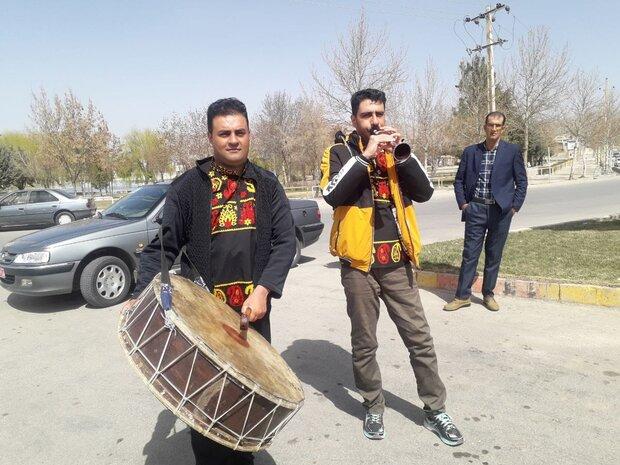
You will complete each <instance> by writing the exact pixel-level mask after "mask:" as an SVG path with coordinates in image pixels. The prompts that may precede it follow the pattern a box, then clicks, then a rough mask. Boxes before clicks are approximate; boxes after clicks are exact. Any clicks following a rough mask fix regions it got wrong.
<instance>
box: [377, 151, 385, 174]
mask: <svg viewBox="0 0 620 465" xmlns="http://www.w3.org/2000/svg"><path fill="white" fill-rule="evenodd" d="M376 160H377V167H378V168H379V169H380V170H381V171H386V170H387V162H386V161H385V152H380V153H379V154H378V155H377V157H376Z"/></svg>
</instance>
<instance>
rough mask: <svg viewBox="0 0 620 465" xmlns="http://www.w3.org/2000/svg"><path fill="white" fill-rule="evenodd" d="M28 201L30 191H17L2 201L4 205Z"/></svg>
mask: <svg viewBox="0 0 620 465" xmlns="http://www.w3.org/2000/svg"><path fill="white" fill-rule="evenodd" d="M26 202H28V192H15V193H14V194H11V195H9V196H8V197H5V198H4V200H3V201H2V205H6V206H9V205H22V204H25V203H26Z"/></svg>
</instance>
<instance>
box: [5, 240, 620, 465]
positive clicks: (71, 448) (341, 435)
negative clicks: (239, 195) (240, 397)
mask: <svg viewBox="0 0 620 465" xmlns="http://www.w3.org/2000/svg"><path fill="white" fill-rule="evenodd" d="M313 247H314V246H311V247H309V248H308V249H306V250H305V252H304V255H305V256H304V258H303V260H302V264H301V265H300V266H299V267H297V268H295V269H293V270H291V273H290V276H289V279H288V282H287V285H286V288H285V293H284V296H283V298H282V299H280V300H278V301H275V302H274V308H273V312H272V315H271V321H272V332H273V344H274V346H275V348H276V349H277V350H278V351H280V352H281V353H282V355H283V357H284V358H285V359H286V361H287V362H288V363H289V365H290V366H291V367H292V368H293V370H294V371H295V372H296V373H297V375H298V376H299V378H300V379H301V381H302V384H303V387H304V391H305V396H306V400H305V404H304V406H303V408H302V409H301V411H300V413H299V414H298V415H297V416H296V417H295V418H293V420H292V421H291V423H290V424H289V425H288V426H287V427H286V428H285V429H284V430H283V431H282V432H281V434H280V435H279V436H278V437H277V438H276V440H275V443H274V445H273V446H272V447H271V448H270V449H268V450H267V451H265V452H261V453H259V454H258V456H257V460H256V465H274V464H278V465H315V464H316V465H319V464H320V465H326V464H333V465H358V464H359V465H374V464H382V465H383V464H385V465H388V464H389V465H392V464H395V465H401V464H402V465H410V464H412V463H415V464H438V465H443V464H456V465H468V464H469V463H473V464H477V465H484V464H485V463H486V464H487V465H492V464H497V465H511V464H519V465H539V464H553V465H562V464H567V465H568V464H571V465H573V464H586V463H592V464H597V465H612V464H614V463H616V461H617V457H618V453H619V451H618V442H617V441H616V436H615V434H616V431H617V430H618V426H619V424H618V419H617V415H616V412H617V411H618V400H617V399H618V396H617V391H618V384H617V383H618V379H619V376H620V370H619V369H618V367H619V366H620V341H619V340H618V337H617V328H618V327H619V325H620V312H617V311H610V310H609V309H602V308H598V307H587V306H577V305H571V304H559V303H554V302H543V301H532V300H523V299H518V298H512V297H502V298H500V300H499V302H500V305H501V306H502V308H501V310H500V311H499V312H497V313H492V312H489V311H487V310H486V309H485V308H484V307H482V306H481V305H479V304H474V305H472V306H471V307H470V308H467V309H463V310H461V311H457V312H453V313H447V312H443V311H441V307H442V306H443V304H444V302H445V300H446V299H448V298H449V297H450V295H447V294H445V293H443V292H441V291H434V292H429V291H424V290H423V291H421V296H422V301H423V304H424V307H425V309H426V314H427V318H428V321H429V324H430V327H431V331H432V334H433V337H434V341H435V345H436V349H437V354H438V358H439V369H440V373H441V376H442V379H443V381H444V383H445V384H446V387H447V390H448V403H447V408H448V411H449V413H450V414H451V415H452V416H453V417H454V419H455V421H456V422H457V424H458V426H459V427H460V428H461V430H462V432H463V434H464V436H465V444H464V445H462V446H460V447H457V448H450V447H448V446H445V445H443V444H442V443H441V442H440V441H439V440H438V439H437V438H436V437H435V436H434V435H433V434H432V433H430V432H428V431H427V430H426V429H424V428H423V427H422V426H421V421H422V418H423V417H422V415H423V414H422V412H421V407H422V405H421V403H420V401H419V399H418V397H417V394H416V388H415V383H414V380H413V375H412V372H411V368H410V366H409V361H408V354H407V352H406V350H405V349H404V347H403V344H402V342H401V341H400V338H399V336H398V333H397V332H396V329H395V326H394V324H393V323H392V322H391V321H390V319H389V318H388V317H387V313H386V312H385V310H384V309H382V316H381V319H380V321H379V326H378V338H379V343H380V347H379V351H378V359H379V363H380V365H381V368H382V376H383V385H384V389H385V392H386V398H387V404H388V409H387V411H386V414H385V423H386V431H387V437H386V439H385V440H383V441H369V440H367V439H365V438H364V437H363V435H362V423H361V418H362V415H363V409H362V407H361V405H360V398H359V396H358V395H357V393H356V392H355V388H354V382H353V377H352V373H351V356H350V341H349V330H350V326H349V320H348V317H347V315H346V305H345V299H344V293H343V291H342V289H341V285H340V280H339V270H338V265H337V264H336V263H335V260H334V259H333V258H332V257H330V256H328V255H326V254H325V253H324V251H323V250H320V251H317V250H314V249H313ZM0 300H1V301H2V303H1V304H0V307H1V308H0V311H1V314H2V322H3V324H2V325H0V340H1V341H2V344H1V345H0V357H2V360H3V364H2V367H1V368H0V376H1V377H2V380H3V382H2V396H0V422H1V423H0V424H1V426H2V427H1V428H0V447H1V448H2V459H3V463H7V464H11V465H26V464H32V463H49V464H61V463H63V464H64V463H83V464H92V465H110V464H114V465H116V464H121V463H122V464H128V465H138V464H148V465H168V464H170V463H175V464H177V465H192V464H193V457H192V454H191V449H190V444H189V433H188V430H187V428H186V427H185V425H184V424H182V423H181V422H180V421H178V420H176V419H175V417H174V416H172V415H171V414H170V413H169V412H168V411H167V410H166V409H164V408H163V407H162V406H161V404H160V403H159V402H158V401H157V400H156V399H155V397H154V396H153V395H152V394H151V393H150V392H149V391H148V389H147V388H146V386H144V385H143V383H142V382H141V381H140V379H139V378H138V377H137V376H136V374H135V373H134V370H133V369H132V368H131V367H130V366H129V364H128V362H127V360H126V359H125V356H124V354H123V352H122V349H121V348H120V345H119V343H118V340H117V336H116V323H117V318H118V313H117V312H118V309H105V310H102V309H88V308H85V307H83V306H81V304H80V301H79V299H76V298H75V297H71V296H70V297H66V296H61V297H58V298H49V299H46V300H45V306H44V308H43V307H42V304H41V300H37V299H32V298H16V297H10V298H9V299H8V302H7V294H6V293H2V292H0Z"/></svg>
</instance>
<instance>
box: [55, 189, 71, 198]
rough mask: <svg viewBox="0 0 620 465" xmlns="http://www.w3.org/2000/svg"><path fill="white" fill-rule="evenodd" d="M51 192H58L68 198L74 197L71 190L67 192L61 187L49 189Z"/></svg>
mask: <svg viewBox="0 0 620 465" xmlns="http://www.w3.org/2000/svg"><path fill="white" fill-rule="evenodd" d="M50 190H51V191H52V192H58V193H59V194H60V195H64V196H65V197H67V198H68V199H74V198H75V194H74V193H73V192H68V191H65V190H62V189H50Z"/></svg>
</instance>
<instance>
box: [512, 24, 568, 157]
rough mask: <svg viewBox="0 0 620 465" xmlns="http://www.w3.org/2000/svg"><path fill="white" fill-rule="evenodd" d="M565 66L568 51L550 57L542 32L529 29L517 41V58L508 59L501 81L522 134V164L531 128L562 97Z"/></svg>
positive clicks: (566, 65)
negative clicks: (509, 93)
mask: <svg viewBox="0 0 620 465" xmlns="http://www.w3.org/2000/svg"><path fill="white" fill-rule="evenodd" d="M568 65H569V59H568V49H567V48H566V47H565V48H564V49H563V50H561V51H560V52H559V53H557V54H556V53H554V52H553V51H552V49H551V43H550V39H549V33H548V30H547V29H546V28H543V27H538V28H535V29H532V30H531V31H530V32H528V34H527V36H526V37H525V38H523V39H521V40H519V47H518V54H517V56H516V57H515V58H513V59H512V61H511V69H510V70H509V71H508V73H509V74H508V75H507V76H506V78H505V80H506V82H508V83H510V88H511V91H512V94H513V98H514V104H515V107H516V110H517V115H518V122H519V123H520V124H521V125H522V127H523V131H524V134H525V142H524V147H523V156H524V159H525V161H526V162H527V160H528V148H529V132H530V130H531V127H532V125H534V124H536V123H538V122H540V121H541V120H542V119H543V118H544V117H547V116H549V115H550V113H551V112H552V111H553V110H556V109H557V108H558V106H559V105H560V104H561V102H562V100H563V99H564V97H565V96H566V92H567V88H568V85H569V79H568V76H569V74H568Z"/></svg>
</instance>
